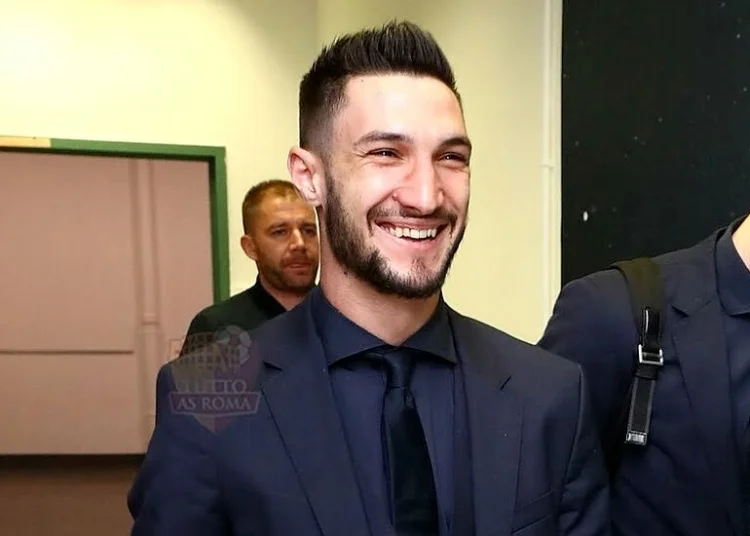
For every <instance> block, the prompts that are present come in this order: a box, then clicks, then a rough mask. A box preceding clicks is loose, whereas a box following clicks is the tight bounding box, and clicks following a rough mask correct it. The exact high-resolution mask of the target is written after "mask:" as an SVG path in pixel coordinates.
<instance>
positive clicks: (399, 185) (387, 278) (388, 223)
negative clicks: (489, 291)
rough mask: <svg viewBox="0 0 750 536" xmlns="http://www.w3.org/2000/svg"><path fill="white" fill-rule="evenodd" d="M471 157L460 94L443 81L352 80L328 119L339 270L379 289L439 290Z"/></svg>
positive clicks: (332, 231) (328, 207) (330, 211)
mask: <svg viewBox="0 0 750 536" xmlns="http://www.w3.org/2000/svg"><path fill="white" fill-rule="evenodd" d="M470 153H471V150H470V145H469V142H468V139H467V136H466V129H465V126H464V119H463V113H462V110H461V107H460V105H459V102H458V99H457V98H456V96H455V95H454V94H453V93H452V92H451V90H450V88H448V87H447V86H446V85H444V84H443V83H442V82H440V81H438V80H436V79H433V78H428V77H414V76H407V75H388V76H365V77H360V78H354V79H352V80H351V81H350V82H349V84H348V87H347V102H346V105H345V106H344V108H343V109H342V110H341V111H340V112H339V114H338V115H337V117H336V119H335V121H334V126H333V133H332V144H331V151H330V155H329V156H330V158H329V159H328V165H327V169H326V201H325V206H324V208H323V214H322V220H323V222H324V228H325V239H326V240H327V242H328V243H329V244H330V247H331V251H332V254H333V256H334V257H335V259H336V260H337V262H338V263H339V264H340V265H341V266H342V268H344V269H345V270H347V271H350V272H351V273H353V274H354V275H355V276H356V277H358V278H360V279H362V280H364V281H366V282H368V283H370V284H371V285H372V286H373V287H374V288H375V289H377V290H378V291H380V292H382V293H385V294H395V295H398V296H401V297H404V298H426V297H428V296H431V295H433V294H435V293H436V292H437V291H439V290H440V288H441V287H442V285H443V282H444V281H445V277H446V275H447V273H448V270H449V268H450V264H451V262H452V259H453V256H454V255H455V253H456V251H457V250H458V247H459V245H460V243H461V240H462V238H463V234H464V231H465V227H466V218H467V211H468V204H469V176H470V172H469V158H470Z"/></svg>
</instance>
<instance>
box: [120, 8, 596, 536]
mask: <svg viewBox="0 0 750 536" xmlns="http://www.w3.org/2000/svg"><path fill="white" fill-rule="evenodd" d="M299 105H300V138H301V139H300V144H299V146H298V147H295V148H293V149H292V150H291V151H290V153H289V158H288V167H289V170H290V173H291V176H292V179H293V181H294V183H295V184H296V186H297V188H298V190H299V191H300V193H301V195H302V196H303V197H304V198H305V199H306V200H307V201H308V202H309V203H310V204H311V205H313V206H314V207H315V208H316V210H317V211H318V217H319V221H320V228H321V267H320V285H319V286H318V287H316V288H314V289H313V290H312V291H311V292H310V293H309V295H308V297H307V298H306V299H305V300H304V301H303V303H302V304H301V305H300V306H299V307H297V308H295V309H294V310H293V311H291V312H289V313H287V314H285V315H283V316H281V317H279V318H276V319H274V320H271V321H269V322H267V323H266V324H264V325H263V326H262V327H260V328H259V329H257V330H256V331H254V332H253V333H252V339H253V346H252V349H253V353H252V356H253V359H251V360H249V361H251V362H253V363H254V364H255V365H256V366H257V381H256V383H255V387H256V389H257V390H258V393H259V398H260V403H259V405H258V407H257V411H256V412H255V413H254V414H252V415H246V416H239V417H234V416H233V417H232V418H231V419H230V422H228V423H227V424H226V425H225V426H224V427H223V428H221V429H220V430H218V431H214V430H212V431H211V432H206V431H205V430H201V424H200V423H199V422H198V420H191V419H190V417H189V416H186V415H184V414H175V413H174V412H172V411H171V410H170V406H169V400H170V395H171V394H172V393H173V391H174V389H175V387H174V379H173V377H172V374H171V372H170V369H169V368H166V367H165V368H164V369H162V371H161V373H160V375H159V379H158V382H157V389H158V406H157V414H158V417H157V419H158V420H157V426H156V430H155V432H154V437H153V439H152V442H151V444H150V446H149V452H148V455H147V457H146V462H145V464H144V467H143V468H142V470H141V472H140V474H139V476H138V479H137V481H136V483H135V485H134V487H133V491H132V492H131V495H130V503H129V505H130V509H131V512H132V513H133V515H134V518H135V526H134V531H133V534H134V535H138V536H145V535H160V536H166V535H175V536H177V535H180V536H184V535H198V534H200V535H203V536H218V535H230V534H232V535H244V534H253V535H256V536H276V535H279V536H281V535H295V536H296V535H305V536H308V535H321V536H322V535H325V536H352V535H357V536H359V535H377V536H381V535H395V536H407V535H408V536H417V535H422V536H449V535H455V536H470V535H479V536H490V535H491V536H501V535H512V534H515V535H518V536H520V535H521V534H523V535H524V536H546V535H549V536H553V535H568V536H584V535H585V536H594V535H597V536H598V535H606V534H609V528H608V527H609V520H608V495H607V481H606V476H605V472H604V468H603V461H602V459H601V454H600V450H599V447H598V445H597V443H596V435H595V434H594V433H593V430H592V426H591V424H592V423H591V420H590V416H589V406H588V403H587V395H586V391H585V388H584V381H583V378H582V374H581V371H580V369H579V368H578V367H577V366H576V365H574V364H572V363H570V362H568V361H565V360H563V359H561V358H558V357H556V356H554V355H552V354H549V353H547V352H546V351H544V350H541V349H539V348H536V347H534V346H533V345H530V344H527V343H524V342H522V341H519V340H517V339H514V338H512V337H510V336H509V335H507V334H505V333H503V332H501V331H498V330H496V329H494V328H491V327H489V326H487V325H485V324H482V323H480V322H478V321H476V320H472V319H470V318H467V317H465V316H462V315H460V314H459V313H457V312H456V311H454V310H453V309H451V308H450V307H449V306H448V304H447V303H446V302H445V301H444V300H443V297H442V293H441V288H442V286H443V283H444V281H445V278H446V274H447V273H448V269H449V267H450V265H451V262H452V260H453V258H454V255H455V254H456V251H457V250H458V248H459V245H460V243H461V239H462V237H463V235H464V231H465V229H466V222H467V213H468V206H469V190H470V189H469V176H470V161H471V152H472V148H471V143H470V141H469V137H468V134H467V132H466V126H465V123H464V116H463V110H462V105H461V99H460V97H459V93H458V91H457V89H456V84H455V80H454V77H453V72H452V70H451V66H450V64H449V62H448V61H447V59H446V57H445V55H444V54H443V52H442V51H441V49H440V47H439V46H438V44H437V43H436V42H435V41H434V39H433V38H432V36H431V35H430V34H429V33H427V32H425V31H423V30H422V29H420V28H419V27H417V26H415V25H413V24H410V23H391V24H388V25H385V26H384V27H382V28H377V29H371V30H365V31H361V32H358V33H356V34H351V35H347V36H344V37H341V38H339V39H338V40H336V41H335V42H334V43H333V44H331V45H330V46H328V47H326V48H325V49H324V50H323V51H322V53H321V54H320V56H319V57H318V58H317V60H316V61H315V63H314V64H313V66H312V68H311V69H310V71H309V72H308V73H307V74H306V75H305V76H304V78H303V80H302V82H301V86H300V102H299Z"/></svg>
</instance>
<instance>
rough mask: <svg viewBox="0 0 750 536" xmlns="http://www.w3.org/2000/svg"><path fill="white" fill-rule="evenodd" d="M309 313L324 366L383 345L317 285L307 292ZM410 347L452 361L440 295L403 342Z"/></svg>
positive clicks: (449, 333) (452, 356)
mask: <svg viewBox="0 0 750 536" xmlns="http://www.w3.org/2000/svg"><path fill="white" fill-rule="evenodd" d="M310 300H311V307H312V315H313V319H314V322H315V326H316V328H317V330H318V334H319V336H320V339H321V343H322V344H323V349H324V351H325V354H326V359H327V361H328V365H329V366H331V365H334V364H335V363H336V362H337V361H339V360H342V359H345V358H347V357H350V356H353V355H356V354H360V353H362V352H365V351H367V350H372V349H374V348H376V347H378V346H384V345H386V343H385V342H383V341H382V340H381V339H380V338H378V337H376V336H375V335H373V334H371V333H369V332H368V331H366V330H364V329H362V328H361V327H359V326H358V325H356V324H355V323H354V322H352V321H351V320H349V319H348V318H346V317H345V316H344V315H343V314H341V312H339V311H338V310H337V309H336V308H335V307H334V306H333V305H332V304H331V302H329V301H328V299H327V298H326V297H325V295H324V294H323V291H322V289H321V288H320V287H316V288H314V289H313V290H312V291H311V296H310ZM402 347H405V348H411V349H413V350H418V351H421V352H426V353H429V354H431V355H433V356H436V357H439V358H442V359H444V360H446V361H448V362H450V363H456V362H457V361H458V360H457V358H456V350H455V348H454V345H453V334H452V332H451V329H450V322H449V320H448V308H447V306H446V305H445V303H444V302H443V299H442V297H441V298H440V302H439V304H438V307H437V308H436V310H435V313H434V314H433V315H432V316H431V317H430V319H429V320H428V321H427V323H426V324H425V325H424V326H422V327H421V328H420V329H419V330H418V331H417V332H416V333H415V334H414V335H412V336H411V337H409V339H408V340H407V341H406V342H404V344H403V345H402Z"/></svg>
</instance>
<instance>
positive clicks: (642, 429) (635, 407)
mask: <svg viewBox="0 0 750 536" xmlns="http://www.w3.org/2000/svg"><path fill="white" fill-rule="evenodd" d="M612 268H614V269H616V270H619V271H620V273H622V275H623V277H624V278H625V282H626V283H627V287H628V291H629V293H630V304H631V308H632V312H633V319H634V321H635V325H636V327H637V328H638V345H637V346H636V348H635V352H634V355H635V359H634V363H633V379H632V382H631V384H630V389H629V390H628V395H627V398H626V400H628V399H629V404H628V405H625V404H623V408H622V411H621V414H620V417H619V419H618V422H617V426H616V428H615V432H614V433H615V435H614V436H613V438H612V440H611V449H612V450H613V452H611V453H610V456H609V457H610V458H611V459H610V460H609V463H610V474H611V475H612V474H614V473H615V472H616V469H617V465H618V464H619V459H620V452H621V449H622V445H623V444H626V445H635V446H640V447H643V446H646V445H647V444H648V436H649V431H650V428H651V410H652V405H653V398H654V389H655V387H656V380H657V378H658V374H659V370H660V369H661V367H662V366H663V365H664V353H663V350H662V344H661V336H662V331H663V309H664V307H663V304H664V294H663V290H662V283H661V275H660V273H659V266H658V265H657V264H656V263H655V262H654V261H653V260H652V259H650V258H638V259H633V260H629V261H621V262H617V263H615V264H614V265H612Z"/></svg>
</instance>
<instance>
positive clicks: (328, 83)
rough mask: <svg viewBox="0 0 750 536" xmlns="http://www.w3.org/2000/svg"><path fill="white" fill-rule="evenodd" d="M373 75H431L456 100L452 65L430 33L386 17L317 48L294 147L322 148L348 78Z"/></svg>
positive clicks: (302, 95) (303, 87)
mask: <svg viewBox="0 0 750 536" xmlns="http://www.w3.org/2000/svg"><path fill="white" fill-rule="evenodd" d="M379 74H411V75H416V76H427V77H432V78H436V79H437V80H440V81H441V82H443V83H444V84H445V85H446V86H448V87H449V88H450V89H451V91H452V92H453V94H454V95H456V98H457V99H458V101H459V104H460V103H461V96H460V95H459V93H458V90H457V88H456V79H455V76H454V74H453V69H452V67H451V65H450V63H449V62H448V59H447V58H446V56H445V54H444V53H443V51H442V49H441V48H440V46H439V45H438V44H437V41H436V40H435V38H434V37H433V36H432V34H430V33H429V32H427V31H425V30H423V29H422V28H420V27H419V26H417V25H416V24H414V23H411V22H407V21H392V22H389V23H387V24H385V25H383V26H381V27H378V28H370V29H365V30H361V31H359V32H357V33H353V34H346V35H343V36H340V37H338V38H337V39H335V40H334V41H333V43H331V44H330V45H328V46H326V47H324V48H323V50H322V51H321V53H320V55H319V56H318V58H317V59H316V60H315V62H314V63H313V65H312V67H311V68H310V70H309V71H308V72H307V74H305V76H304V77H303V78H302V82H301V83H300V87H299V138H300V139H299V144H300V147H303V148H305V149H308V150H319V151H325V150H327V142H328V141H329V136H330V132H331V126H332V123H333V118H334V117H335V116H336V113H337V112H338V111H339V110H340V109H341V107H342V106H343V104H344V103H345V97H346V93H345V90H346V84H347V82H348V81H349V79H351V78H352V77H355V76H366V75H379Z"/></svg>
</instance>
